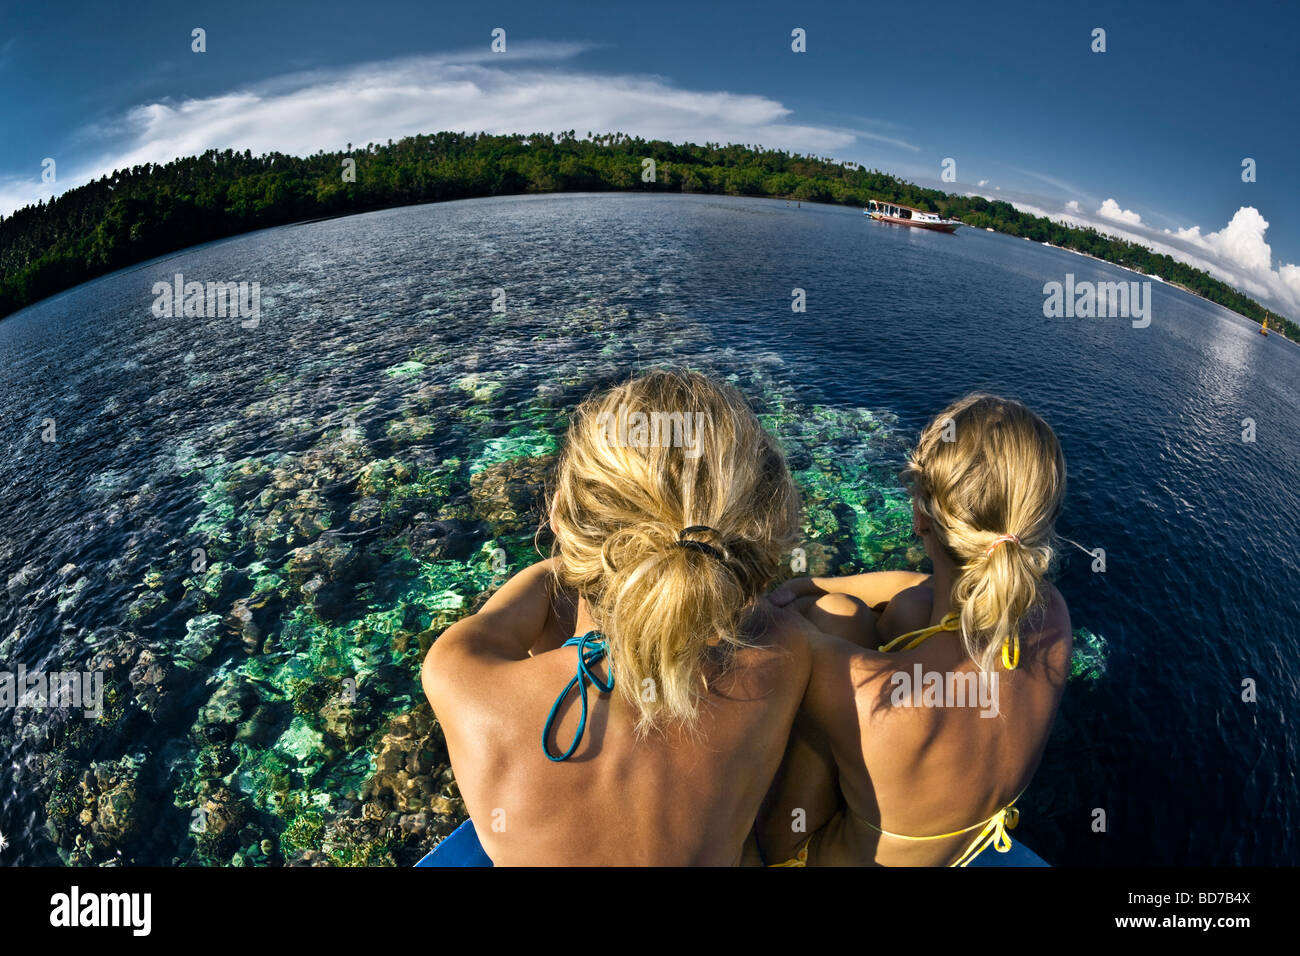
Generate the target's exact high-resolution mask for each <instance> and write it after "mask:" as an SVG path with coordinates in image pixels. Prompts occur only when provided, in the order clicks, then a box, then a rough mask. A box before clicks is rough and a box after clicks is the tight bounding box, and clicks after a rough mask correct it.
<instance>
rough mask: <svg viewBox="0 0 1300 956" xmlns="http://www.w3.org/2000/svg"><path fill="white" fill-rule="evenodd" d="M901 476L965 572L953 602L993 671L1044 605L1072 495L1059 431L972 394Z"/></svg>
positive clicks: (975, 655)
mask: <svg viewBox="0 0 1300 956" xmlns="http://www.w3.org/2000/svg"><path fill="white" fill-rule="evenodd" d="M903 479H904V481H905V482H906V483H907V484H908V485H909V488H910V491H911V493H912V498H913V500H914V501H915V502H916V506H917V509H918V510H919V511H920V512H921V513H922V514H924V515H925V516H926V517H928V518H929V519H930V520H931V522H932V523H933V525H934V533H935V537H936V538H937V539H938V541H939V544H940V545H941V546H942V547H943V548H944V549H945V550H946V551H947V553H948V555H949V556H950V557H951V558H952V559H953V561H954V562H955V563H956V565H957V567H958V569H959V570H958V575H957V579H956V580H955V581H954V582H953V593H952V605H953V610H954V611H958V612H960V614H961V635H962V642H963V644H964V646H965V648H966V653H967V654H968V655H969V656H970V658H971V659H972V660H974V661H975V662H976V663H977V664H978V665H979V666H980V668H981V669H983V670H986V671H987V670H992V669H993V668H994V667H996V665H997V660H998V657H999V655H1000V654H1001V652H1002V646H1003V643H1004V642H1009V643H1010V644H1011V645H1012V646H1016V647H1018V641H1019V638H1020V628H1021V625H1022V623H1023V621H1024V619H1025V616H1026V615H1027V614H1028V613H1029V612H1030V611H1031V610H1032V609H1034V608H1035V607H1038V606H1041V605H1042V604H1044V603H1045V599H1046V591H1045V587H1044V577H1045V575H1046V574H1047V571H1048V569H1049V568H1050V567H1051V564H1052V561H1053V558H1054V557H1055V554H1056V519H1057V516H1058V515H1059V514H1060V513H1061V504H1062V502H1063V500H1064V498H1065V458H1064V456H1063V455H1062V454H1061V446H1060V443H1059V442H1058V441H1057V440H1056V434H1055V432H1053V431H1052V429H1051V427H1050V426H1049V425H1048V424H1047V423H1046V422H1045V421H1043V420H1042V419H1041V418H1039V417H1038V416H1037V415H1035V414H1034V413H1033V412H1031V411H1030V410H1029V409H1028V408H1026V407H1025V406H1024V405H1022V404H1020V403H1019V402H1016V401H1011V400H1009V399H1005V398H997V397H996V396H993V395H968V396H967V397H965V398H963V399H961V400H959V401H957V402H954V403H953V404H952V405H949V406H948V407H947V408H946V409H944V410H943V411H942V412H940V413H939V415H938V417H936V418H935V420H934V421H932V422H931V423H930V424H929V425H928V426H927V427H926V429H925V431H923V432H922V433H921V439H920V441H919V442H918V443H917V446H916V450H915V451H914V452H913V453H912V456H911V458H910V460H909V461H908V463H907V466H906V467H905V468H904V469H903ZM1008 535H1014V536H1015V539H1017V540H1008V539H1007V536H1008Z"/></svg>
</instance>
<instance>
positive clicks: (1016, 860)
mask: <svg viewBox="0 0 1300 956" xmlns="http://www.w3.org/2000/svg"><path fill="white" fill-rule="evenodd" d="M415 865H416V866H491V865H492V860H491V858H489V857H488V855H487V853H486V852H484V850H483V844H481V843H479V842H478V831H476V830H475V829H474V821H473V820H466V821H465V822H464V823H462V824H461V825H460V826H458V827H457V828H456V829H455V830H453V831H452V832H451V835H450V836H448V837H447V839H445V840H443V841H442V842H441V843H439V844H438V845H437V846H436V847H434V848H433V849H432V850H430V851H429V852H428V853H426V854H425V855H424V856H423V857H422V858H421V859H420V862H419V863H417V864H415ZM968 866H1026V867H1027V866H1051V864H1050V863H1048V862H1047V861H1046V860H1044V859H1043V858H1042V857H1041V856H1039V855H1038V854H1037V853H1035V852H1034V851H1033V850H1031V849H1029V847H1027V846H1025V845H1024V844H1023V843H1021V842H1019V841H1018V840H1013V841H1012V843H1011V849H1010V850H1008V851H1007V852H1006V853H999V852H998V851H997V850H995V849H994V848H993V847H989V848H988V849H987V850H985V851H984V852H983V853H981V854H980V855H979V856H977V857H975V859H973V860H971V861H970V863H969V864H968Z"/></svg>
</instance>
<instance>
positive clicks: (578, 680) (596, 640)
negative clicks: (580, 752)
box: [542, 631, 614, 763]
mask: <svg viewBox="0 0 1300 956" xmlns="http://www.w3.org/2000/svg"><path fill="white" fill-rule="evenodd" d="M560 646H561V647H576V648H577V649H578V673H577V674H575V675H574V677H573V679H572V680H570V681H569V682H568V683H567V684H565V685H564V690H562V691H560V696H559V697H557V698H555V703H554V704H552V705H551V713H550V714H549V715H548V716H547V718H546V726H545V727H543V728H542V750H543V751H545V753H546V756H547V759H549V760H554V761H555V762H556V763H559V762H560V761H562V760H568V759H569V758H570V757H572V756H573V752H574V751H575V750H577V749H578V744H580V743H581V742H582V735H583V734H584V733H585V732H586V730H587V684H588V683H589V682H590V683H592V684H595V685H596V687H597V688H598V689H600V690H602V691H604V692H605V693H606V694H608V693H609V692H610V691H612V690H613V689H614V669H613V668H612V667H611V668H610V670H609V677H608V678H607V679H606V680H603V681H602V680H601V679H600V678H599V677H597V676H596V675H595V674H593V673H592V671H591V669H592V668H593V667H595V666H596V665H597V664H599V663H600V662H601V661H602V660H604V659H605V653H606V647H605V638H603V637H602V636H601V635H600V633H599V632H598V631H588V632H587V633H586V634H584V635H582V637H571V638H569V639H568V640H567V641H565V642H564V643H563V644H561V645H560ZM574 684H577V685H578V696H579V697H580V698H581V699H582V716H581V717H580V718H579V720H578V730H577V732H576V733H574V735H573V742H572V743H571V744H569V749H568V750H566V751H565V752H564V753H562V754H560V755H559V756H558V757H557V756H556V755H555V754H553V753H551V748H550V747H549V746H548V745H547V743H546V739H547V738H548V737H550V735H551V726H552V725H553V724H554V723H555V715H556V714H557V713H559V710H560V705H561V704H563V703H564V699H565V698H566V697H568V696H569V692H570V691H572V690H573V685H574Z"/></svg>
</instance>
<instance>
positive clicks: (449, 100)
mask: <svg viewBox="0 0 1300 956" xmlns="http://www.w3.org/2000/svg"><path fill="white" fill-rule="evenodd" d="M582 49H584V48H583V47H582V46H580V45H577V44H559V43H549V44H540V43H538V44H531V45H525V44H519V45H518V46H516V45H512V46H511V47H510V53H508V54H492V53H489V52H482V53H478V52H475V53H461V54H450V55H439V56H426V57H414V58H406V59H401V60H389V61H384V62H379V63H368V64H363V65H360V66H355V67H351V68H347V69H341V70H335V71H326V70H317V71H312V72H307V73H298V74H293V75H289V76H283V77H279V78H277V79H275V80H274V81H271V82H268V83H263V84H261V85H259V86H255V87H251V88H247V89H242V90H235V91H231V92H229V93H225V94H223V95H220V96H211V97H206V98H202V99H189V100H183V101H180V102H157V103H148V104H144V105H141V106H138V107H136V108H134V109H132V110H130V111H129V112H128V113H127V115H126V116H125V117H123V118H122V119H121V120H120V121H118V122H117V123H115V124H113V125H111V126H108V127H99V128H97V129H95V130H92V131H89V132H90V134H92V135H94V136H97V137H99V138H100V139H101V140H104V141H107V142H109V143H110V145H107V146H103V147H101V152H100V154H99V155H98V156H97V157H96V158H95V159H94V160H92V161H89V162H83V163H81V164H79V165H75V166H74V164H72V163H69V164H68V166H67V167H65V166H64V164H63V163H60V166H59V173H60V175H59V184H58V192H62V191H63V190H65V189H70V188H72V187H73V186H77V185H80V184H82V183H84V182H87V181H89V180H91V179H95V178H98V177H99V176H101V175H103V174H105V173H109V172H111V171H112V170H114V169H121V168H125V167H130V166H135V165H139V164H143V163H166V162H168V161H170V160H172V159H174V158H176V157H178V156H188V155H194V154H197V153H202V152H203V151H204V150H207V149H211V148H217V149H226V148H230V149H239V150H244V149H250V150H252V151H253V153H254V154H257V153H263V152H270V151H276V150H278V151H280V152H284V153H290V154H295V155H306V154H309V153H314V152H316V151H317V150H320V149H324V150H335V149H342V148H343V147H344V146H345V144H347V143H349V142H350V143H353V144H355V145H365V144H366V143H368V142H386V141H387V140H389V139H400V138H401V137H403V136H408V135H412V134H415V133H432V132H437V131H439V130H455V131H464V132H487V133H521V132H522V133H534V132H560V131H563V130H569V129H572V130H575V131H576V132H577V134H578V135H579V136H584V135H586V133H587V132H588V131H590V132H595V133H606V132H615V131H621V132H626V133H630V134H633V135H638V136H642V137H645V138H647V139H665V140H670V141H673V142H682V141H692V142H696V143H704V142H720V143H729V142H730V143H747V144H751V145H758V144H762V145H764V146H769V147H775V148H782V149H789V150H792V151H797V152H807V153H811V154H814V155H827V154H830V153H833V152H840V153H841V154H842V153H843V152H844V150H845V149H846V147H849V146H851V145H852V144H853V143H854V142H856V141H858V140H859V139H862V140H884V141H888V142H890V143H893V144H896V145H901V146H905V147H907V148H909V149H916V148H917V147H914V146H912V145H911V144H908V143H905V142H903V141H902V140H897V139H890V138H888V137H884V136H880V135H878V134H874V133H869V132H862V131H853V130H847V129H841V128H831V127H826V126H815V125H810V124H804V123H799V122H796V121H795V120H794V119H793V116H792V111H791V110H790V109H789V108H788V107H786V106H784V105H782V104H781V103H779V102H777V101H776V100H773V99H770V98H768V97H766V96H758V95H750V94H741V93H728V92H725V91H694V90H684V89H680V88H677V87H674V86H672V85H671V84H670V83H668V82H667V81H665V80H663V79H662V78H659V77H653V76H610V75H603V76H602V75H593V74H586V73H579V72H576V71H573V70H566V69H563V68H562V65H557V64H556V63H555V61H561V60H566V59H570V58H572V57H573V56H575V55H576V54H577V53H579V52H581V51H582ZM539 61H551V62H550V63H542V62H539ZM42 186H43V184H41V183H40V182H39V179H35V180H34V179H32V178H28V177H14V176H9V177H0V212H3V213H4V214H8V213H9V212H12V211H13V210H14V209H15V208H18V207H19V206H23V205H26V204H28V203H29V202H34V201H35V200H36V199H37V198H46V199H48V198H49V197H50V189H49V187H48V186H44V188H42Z"/></svg>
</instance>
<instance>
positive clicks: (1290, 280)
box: [0, 42, 1300, 318]
mask: <svg viewBox="0 0 1300 956" xmlns="http://www.w3.org/2000/svg"><path fill="white" fill-rule="evenodd" d="M584 49H586V47H584V46H583V45H581V44H573V43H547V42H535V43H530V44H520V45H519V46H518V47H517V48H512V50H511V54H512V55H511V68H509V69H506V68H503V67H502V66H499V65H497V64H495V63H491V61H492V59H493V58H494V55H493V54H491V53H486V52H484V53H480V52H466V53H453V54H439V55H433V56H421V57H406V58H401V59H395V60H387V61H379V62H374V63H366V64H360V65H356V66H352V67H348V68H344V69H336V70H316V71H309V72H302V73H295V74H290V75H286V76H282V77H279V78H277V79H275V80H272V81H269V82H265V83H261V84H257V85H253V86H249V87H246V88H243V89H237V90H232V91H231V92H229V93H226V94H222V95H219V96H211V97H206V98H193V99H185V100H181V101H179V102H176V101H160V102H152V103H146V104H142V105H140V106H137V107H135V108H133V109H131V110H129V111H128V112H127V113H126V114H125V115H124V116H122V117H120V118H119V119H118V120H117V121H116V122H114V123H111V124H108V125H101V126H96V127H92V128H89V129H87V130H85V131H83V138H84V139H85V140H86V141H87V142H89V143H92V144H94V145H93V150H92V151H93V152H94V156H93V158H89V159H84V160H83V161H81V162H79V163H69V166H70V167H71V168H68V167H67V166H63V165H62V164H61V166H60V170H59V182H58V186H57V188H56V189H54V190H53V191H52V190H51V188H50V186H49V184H45V183H42V182H40V181H39V179H35V178H33V177H30V176H22V177H20V176H12V175H8V176H6V175H0V215H9V214H10V213H12V212H13V211H14V210H16V209H18V208H21V207H23V206H26V205H29V204H31V203H34V202H36V201H38V200H42V199H44V200H48V199H49V198H51V196H53V195H57V194H58V193H61V192H63V191H65V190H67V189H70V188H74V187H75V186H78V185H82V184H84V183H86V182H90V181H92V180H94V179H98V178H99V177H101V176H103V175H105V174H107V173H111V172H112V171H113V170H114V169H122V168H128V167H131V166H136V165H141V164H145V163H166V162H169V161H170V160H172V159H175V158H177V157H180V156H190V155H196V154H199V153H202V152H204V151H206V150H208V149H213V148H216V149H226V148H231V149H239V150H244V149H249V150H251V151H252V152H253V153H255V154H257V153H264V152H273V151H278V152H283V153H288V154H294V155H308V154H311V153H314V152H316V151H318V150H335V149H340V148H342V147H343V146H344V144H346V143H354V144H364V143H368V142H385V141H387V140H389V139H400V138H401V137H403V136H409V135H415V134H418V133H430V132H437V131H439V130H459V131H465V132H486V133H532V132H552V133H554V132H561V131H564V130H569V129H572V130H575V131H577V132H578V134H579V135H583V134H585V133H586V132H588V131H590V132H595V133H606V132H614V131H620V132H626V133H631V134H634V135H639V136H643V137H646V138H648V139H663V140H668V141H671V142H684V141H688V142H696V143H704V142H717V143H745V144H750V145H760V144H761V145H763V146H767V147H772V148H780V149H787V150H791V151H794V152H801V153H809V154H814V155H837V156H839V157H841V158H844V159H852V160H855V161H858V162H862V161H863V160H864V159H866V160H867V161H868V162H869V161H870V159H869V157H865V156H862V155H852V152H853V151H854V147H857V152H858V153H859V154H861V153H862V152H863V151H864V150H863V147H865V146H866V145H869V144H873V143H881V144H885V145H887V146H889V147H893V148H895V149H902V150H907V151H911V152H917V151H919V149H920V147H918V146H916V145H914V144H912V143H909V142H907V141H905V140H904V139H901V138H899V137H898V136H886V135H882V134H881V133H877V132H872V131H867V130H863V129H856V128H847V127H837V126H829V125H825V124H808V123H800V122H797V121H795V120H794V118H793V110H791V109H790V108H788V107H786V106H785V105H783V104H782V103H780V102H778V101H776V100H774V99H772V98H770V97H767V96H763V95H757V94H742V93H731V92H726V91H721V90H713V91H697V90H687V89H683V88H680V87H678V86H674V85H673V84H672V83H671V82H669V81H668V80H666V79H664V78H662V77H657V76H639V75H596V74H591V73H582V72H579V71H576V70H568V71H566V70H563V69H556V68H554V66H550V67H548V66H547V61H551V62H552V63H553V62H554V61H561V60H567V59H571V58H573V57H575V56H577V55H578V54H579V53H581V52H582V51H583V50H584ZM489 64H491V65H489ZM516 64H521V65H520V66H516ZM1021 172H1024V173H1026V174H1027V175H1031V176H1033V177H1034V178H1036V179H1039V180H1042V181H1044V182H1047V183H1049V184H1051V185H1053V186H1054V187H1056V188H1058V189H1062V190H1063V191H1066V192H1069V191H1070V190H1069V189H1068V188H1067V187H1068V186H1069V184H1066V183H1061V182H1059V181H1057V180H1054V179H1052V178H1051V177H1046V176H1043V175H1041V174H1038V173H1032V172H1029V171H1021ZM988 184H989V180H987V179H981V180H980V181H979V183H978V187H979V188H981V189H985V188H987V186H988ZM939 185H942V186H943V187H944V188H948V189H951V188H953V186H954V185H956V184H953V183H944V184H939ZM993 188H994V189H996V190H998V191H999V192H1001V187H1000V186H994V187H993ZM971 194H974V192H973V191H972V193H971ZM981 194H982V193H981ZM1077 194H1078V193H1077V191H1076V195H1077ZM1014 195H1015V193H1014V192H1013V191H1011V190H1009V191H1008V192H1006V193H1002V194H1001V195H1000V196H998V197H997V198H1004V199H1007V200H1009V201H1011V202H1012V203H1013V204H1014V205H1015V206H1016V207H1017V208H1018V209H1020V210H1022V211H1024V212H1027V213H1031V214H1034V215H1040V216H1047V217H1049V218H1051V219H1054V220H1057V221H1060V222H1064V223H1067V224H1070V225H1077V226H1084V227H1087V226H1091V227H1093V228H1096V229H1098V230H1099V231H1101V232H1104V233H1107V234H1109V235H1112V236H1116V237H1118V238H1122V239H1129V240H1131V241H1134V242H1139V243H1141V244H1143V245H1146V246H1148V247H1150V248H1151V249H1153V250H1155V251H1157V252H1162V253H1165V254H1167V255H1170V256H1172V257H1174V258H1176V259H1180V260H1182V261H1184V262H1187V263H1189V264H1191V265H1193V266H1195V267H1197V268H1200V269H1203V270H1205V271H1206V272H1208V273H1210V274H1211V275H1213V276H1215V277H1216V278H1219V279H1221V280H1223V281H1225V282H1227V283H1229V284H1230V285H1233V286H1235V287H1236V288H1239V289H1241V290H1243V291H1244V292H1246V293H1247V294H1248V295H1250V296H1252V297H1254V298H1256V299H1258V300H1260V301H1261V302H1264V303H1265V304H1266V305H1269V306H1271V307H1273V308H1276V309H1278V310H1279V311H1283V312H1285V313H1287V314H1289V315H1290V316H1291V317H1293V318H1294V317H1297V316H1300V265H1295V264H1283V263H1281V262H1279V263H1278V265H1277V267H1276V268H1274V266H1273V261H1272V250H1271V248H1270V247H1269V245H1268V243H1267V241H1266V239H1265V234H1266V232H1267V229H1268V222H1267V221H1266V220H1265V218H1264V217H1263V215H1262V214H1261V213H1260V212H1259V211H1258V210H1257V209H1255V208H1254V207H1252V206H1243V207H1241V208H1239V209H1238V210H1237V212H1236V213H1235V214H1234V215H1233V217H1232V219H1231V221H1230V222H1228V223H1227V224H1226V225H1225V226H1224V227H1223V228H1222V229H1219V230H1217V231H1209V232H1203V231H1202V228H1201V226H1199V225H1194V226H1191V227H1189V228H1183V229H1176V230H1169V229H1163V230H1156V229H1154V228H1152V227H1150V226H1148V225H1146V224H1144V223H1143V222H1142V217H1141V215H1139V214H1138V213H1137V212H1134V211H1133V210H1130V209H1125V208H1122V207H1121V205H1120V204H1119V203H1118V202H1117V201H1116V200H1115V199H1113V198H1107V199H1105V200H1104V201H1103V202H1102V203H1101V204H1100V206H1099V207H1098V208H1097V209H1096V210H1094V211H1093V212H1091V213H1090V212H1088V211H1087V210H1086V209H1085V207H1084V206H1083V205H1082V204H1081V203H1080V201H1079V200H1078V199H1070V200H1068V201H1059V200H1057V201H1059V203H1060V205H1059V208H1056V209H1053V208H1051V206H1052V203H1053V202H1054V201H1053V200H1043V199H1041V198H1040V197H1037V196H1027V195H1025V194H1021V198H1018V199H1017V198H1012V197H1013V196H1014ZM988 198H993V197H988ZM1094 201H1095V200H1094Z"/></svg>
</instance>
